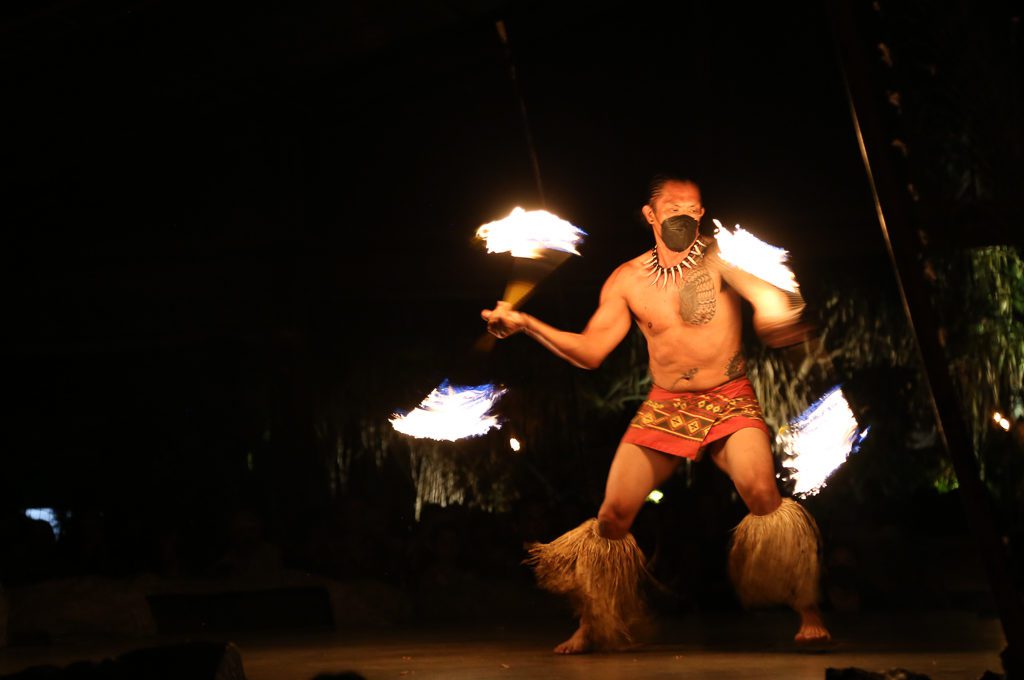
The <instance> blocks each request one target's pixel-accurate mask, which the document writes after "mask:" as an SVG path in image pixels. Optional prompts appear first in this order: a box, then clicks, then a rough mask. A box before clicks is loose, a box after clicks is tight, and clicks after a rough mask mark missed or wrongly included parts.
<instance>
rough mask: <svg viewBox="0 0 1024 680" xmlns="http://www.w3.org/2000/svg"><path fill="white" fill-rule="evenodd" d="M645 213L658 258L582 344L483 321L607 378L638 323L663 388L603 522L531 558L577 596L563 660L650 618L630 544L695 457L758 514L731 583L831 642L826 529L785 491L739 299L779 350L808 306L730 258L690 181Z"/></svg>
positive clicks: (607, 290) (742, 529)
mask: <svg viewBox="0 0 1024 680" xmlns="http://www.w3.org/2000/svg"><path fill="white" fill-rule="evenodd" d="M642 213H643V216H644V218H645V219H646V220H647V222H648V223H649V224H650V225H651V228H652V231H653V233H654V241H655V246H654V248H653V249H652V250H650V251H648V252H646V253H644V254H643V255H640V256H639V257H635V258H633V259H632V260H629V261H628V262H626V263H624V264H622V265H620V266H619V267H618V268H617V269H616V270H615V271H614V272H612V274H611V276H609V277H608V280H607V281H606V282H605V284H604V287H603V288H602V290H601V296H600V302H599V304H598V308H597V311H596V312H595V313H594V315H593V316H592V317H591V319H590V321H589V322H588V323H587V325H586V327H585V328H584V329H583V332H582V333H570V332H566V331H562V330H559V329H557V328H554V327H552V326H550V325H548V324H546V323H544V322H543V321H540V320H539V319H537V318H536V317H533V316H531V315H529V314H525V313H523V312H520V311H516V310H514V309H513V308H512V306H511V305H510V304H508V303H507V302H498V303H497V305H496V306H495V308H494V309H493V310H484V311H483V312H481V316H482V317H483V318H484V319H485V320H486V321H487V328H488V330H489V331H490V332H491V333H492V334H493V335H495V336H497V337H498V338H505V337H508V336H510V335H513V334H515V333H518V332H520V331H522V332H524V333H526V334H527V335H529V336H530V337H532V338H533V339H535V340H537V341H538V342H539V343H540V344H541V345H543V346H544V347H546V348H547V349H548V350H550V351H551V352H553V353H554V354H555V355H557V356H559V357H561V358H563V359H565V360H566V361H568V362H570V363H572V364H573V365H575V366H578V367H580V368H586V369H594V368H597V367H598V366H599V365H600V364H601V362H602V361H603V360H604V359H605V357H607V356H608V354H610V353H611V351H612V350H613V349H614V348H615V347H616V346H617V345H618V344H619V343H620V342H621V341H622V340H623V338H625V337H626V334H627V333H628V332H629V328H630V323H631V322H632V321H635V322H636V323H637V325H638V326H639V327H640V330H641V331H642V332H643V334H644V337H645V338H646V339H647V350H648V354H649V366H650V372H651V377H652V380H653V383H654V385H653V388H652V389H651V393H650V395H649V396H648V398H647V400H646V401H645V402H644V403H643V404H642V405H641V407H640V409H639V411H638V412H637V414H636V416H635V417H634V418H633V420H632V422H631V423H630V426H629V428H628V429H627V431H626V434H625V435H624V436H623V438H622V441H621V442H620V444H619V447H618V449H617V451H616V452H615V457H614V459H613V461H612V464H611V469H610V470H609V472H608V481H607V485H606V488H605V496H604V501H603V503H602V504H601V508H600V510H599V512H598V515H597V518H596V519H591V520H588V521H587V522H585V523H583V524H582V525H580V526H579V527H577V528H576V529H573V530H572V531H570V532H568V533H566V534H565V535H563V536H561V537H559V538H558V539H556V540H554V541H552V542H551V543H547V544H537V545H535V546H533V547H532V548H531V551H530V552H531V559H530V562H531V563H532V564H533V566H534V568H535V570H536V573H537V577H538V580H539V582H540V583H541V585H542V586H544V587H546V588H548V589H549V590H553V591H555V592H558V593H561V594H565V595H569V596H570V597H571V598H572V600H573V602H574V604H575V606H576V609H577V612H578V614H579V616H580V623H579V628H578V629H577V631H576V632H575V633H574V634H573V635H572V637H570V638H569V639H568V640H566V641H565V642H563V643H561V644H560V645H558V646H557V647H555V652H558V653H561V654H578V653H582V652H587V651H589V650H591V649H595V648H612V647H620V646H622V645H623V644H628V643H629V642H631V641H632V639H633V638H632V634H631V629H633V628H634V627H635V625H636V624H637V623H638V622H639V621H640V619H641V618H642V613H643V611H642V610H643V607H642V599H641V596H640V586H641V581H642V579H643V577H644V575H645V573H646V571H645V560H644V557H643V554H642V553H641V552H640V549H639V548H638V547H637V545H636V542H635V541H634V540H633V537H632V536H631V535H630V533H629V529H630V527H631V526H632V524H633V520H634V519H635V518H636V516H637V513H639V511H640V508H641V507H642V505H643V503H644V500H645V499H646V498H647V496H648V494H649V493H650V492H651V491H652V490H653V489H655V488H656V487H658V486H659V485H660V484H662V483H663V482H664V481H665V480H666V479H667V478H668V477H669V476H670V475H671V474H672V473H673V471H674V470H675V469H676V467H677V466H678V465H679V463H680V462H681V461H682V460H683V459H684V458H690V459H697V458H699V457H700V456H701V455H703V454H704V453H707V454H708V455H710V456H711V459H712V461H714V463H715V464H716V465H717V466H718V467H719V468H721V469H722V470H723V471H724V472H725V473H726V474H727V475H729V478H730V479H731V480H732V482H733V484H734V485H735V486H736V490H737V492H738V493H739V495H740V497H741V498H742V499H743V502H744V503H745V504H746V506H747V509H748V511H749V514H748V515H747V516H746V517H745V518H744V519H743V521H742V522H740V524H739V526H738V527H736V530H735V532H734V534H733V540H732V546H731V548H730V553H729V573H730V577H731V578H732V580H733V583H734V585H735V587H736V589H737V592H738V594H739V596H740V599H741V601H742V602H743V603H744V604H746V605H764V604H776V603H778V604H787V605H789V606H790V607H792V608H793V609H794V610H795V611H796V612H797V613H798V614H799V615H800V628H799V630H798V632H797V633H796V636H795V640H796V641H797V642H798V643H804V644H807V643H821V642H825V641H828V640H829V633H828V630H827V629H826V628H825V625H824V623H823V622H822V619H821V615H820V613H819V610H818V606H817V601H818V585H819V584H818V580H819V572H820V567H819V562H818V543H819V533H818V529H817V526H816V524H815V522H814V520H813V518H812V517H811V516H810V514H808V513H807V511H806V510H804V509H803V508H802V507H801V506H800V505H798V504H797V503H795V502H794V501H792V500H790V499H783V498H782V497H781V496H780V494H779V491H778V488H777V486H776V483H775V470H774V464H773V460H772V453H771V448H770V446H769V440H768V428H767V426H766V425H765V423H764V420H763V418H762V415H761V407H760V405H759V404H758V401H757V397H756V396H755V394H754V390H753V388H752V386H751V384H750V382H749V380H747V378H746V372H745V362H744V358H743V354H742V352H741V348H740V335H741V330H742V328H741V326H742V318H741V315H740V298H741V297H742V298H745V299H746V300H748V301H749V302H750V303H751V304H752V305H753V308H754V327H755V330H756V331H757V332H758V334H759V336H760V337H761V339H762V340H763V341H764V342H765V343H767V344H768V345H770V346H773V347H782V346H787V345H792V344H795V343H796V342H799V341H801V340H803V338H804V335H805V332H806V329H805V327H804V326H803V325H801V323H800V314H801V312H802V309H803V301H802V299H801V298H800V296H799V294H796V293H787V292H785V291H783V290H781V289H779V288H776V287H775V286H773V285H771V284H769V283H766V282H765V281H762V280H761V279H759V278H757V277H756V276H753V275H752V274H750V273H748V272H746V271H743V270H741V269H739V268H737V267H735V266H732V265H730V264H728V263H726V262H725V261H724V260H723V259H722V258H721V257H719V253H718V247H717V244H716V242H715V240H714V239H713V238H711V237H708V236H705V235H701V234H700V233H699V225H700V221H701V219H702V218H703V216H704V208H703V206H702V205H701V196H700V190H699V188H698V187H697V185H696V184H695V183H693V182H692V181H689V180H687V179H684V178H681V177H669V176H660V177H657V178H655V180H654V181H653V182H652V183H651V187H650V195H649V199H648V203H647V205H645V206H644V207H643V208H642Z"/></svg>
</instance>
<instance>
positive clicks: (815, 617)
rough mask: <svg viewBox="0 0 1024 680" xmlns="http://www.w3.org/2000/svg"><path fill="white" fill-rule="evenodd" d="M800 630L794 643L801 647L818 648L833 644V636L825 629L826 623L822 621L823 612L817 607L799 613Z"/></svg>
mask: <svg viewBox="0 0 1024 680" xmlns="http://www.w3.org/2000/svg"><path fill="white" fill-rule="evenodd" d="M799 614H800V630H798V631H797V632H796V636H795V637H794V638H793V640H794V642H796V643H797V644H798V645H801V646H810V647H816V646H819V645H827V644H830V643H831V642H832V636H831V635H830V634H829V632H828V629H827V628H825V622H824V621H822V620H821V612H820V611H818V608H817V607H809V608H807V609H804V610H802V611H800V612H799Z"/></svg>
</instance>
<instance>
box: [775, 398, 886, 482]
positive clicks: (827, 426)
mask: <svg viewBox="0 0 1024 680" xmlns="http://www.w3.org/2000/svg"><path fill="white" fill-rule="evenodd" d="M868 429H869V428H865V429H863V430H861V429H860V428H859V426H858V425H857V419H856V418H854V417H853V411H851V410H850V405H849V404H848V403H847V401H846V398H845V397H844V396H843V391H842V389H840V387H839V386H838V385H837V386H835V387H833V388H832V389H830V390H829V391H828V392H826V393H825V394H824V395H823V396H822V397H821V399H819V400H818V401H816V402H815V403H814V404H812V405H811V406H810V407H809V408H808V409H807V410H806V411H804V412H803V413H801V414H800V415H799V416H797V417H796V418H794V419H793V420H791V421H790V422H789V424H788V425H785V426H783V427H782V428H781V429H780V430H779V433H778V435H776V437H775V441H776V442H777V443H778V444H779V446H780V448H781V449H782V466H783V467H784V468H786V470H788V475H789V478H790V479H791V480H793V481H794V482H795V483H796V486H795V487H794V489H793V494H794V495H796V496H798V497H800V498H806V497H808V496H814V495H816V494H817V493H818V492H819V491H821V489H822V487H824V486H825V482H826V481H827V480H828V478H829V477H830V476H831V475H832V473H833V472H835V471H836V469H838V468H839V466H840V465H842V464H843V463H844V462H846V459H847V458H848V457H849V456H850V454H851V453H856V451H857V449H858V448H860V444H861V442H863V441H864V438H865V437H866V436H867V435H868Z"/></svg>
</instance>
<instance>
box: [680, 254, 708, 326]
mask: <svg viewBox="0 0 1024 680" xmlns="http://www.w3.org/2000/svg"><path fill="white" fill-rule="evenodd" d="M716 298H717V295H716V291H715V280H714V279H713V278H711V275H710V274H709V273H708V270H707V269H705V268H704V267H700V268H699V269H694V270H691V271H690V275H689V276H687V277H686V281H684V282H683V285H682V286H680V288H679V316H680V317H681V318H682V319H683V321H684V322H686V323H689V324H694V325H695V326H702V325H704V324H706V323H708V322H709V321H711V319H713V318H714V317H715V300H716Z"/></svg>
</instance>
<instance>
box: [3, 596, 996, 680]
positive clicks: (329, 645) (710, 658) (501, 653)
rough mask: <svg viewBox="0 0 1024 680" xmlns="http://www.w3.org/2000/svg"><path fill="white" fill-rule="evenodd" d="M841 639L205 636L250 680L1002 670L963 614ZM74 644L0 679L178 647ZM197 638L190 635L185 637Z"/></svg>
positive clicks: (761, 625)
mask: <svg viewBox="0 0 1024 680" xmlns="http://www.w3.org/2000/svg"><path fill="white" fill-rule="evenodd" d="M829 623H830V626H831V627H832V630H833V633H834V634H835V635H836V637H837V638H838V643H837V645H836V646H835V647H834V648H832V649H831V650H828V651H825V652H818V653H807V652H801V651H798V650H797V649H796V648H795V647H794V646H793V645H792V644H791V643H789V642H788V637H789V636H790V635H792V633H793V629H794V626H795V620H794V617H793V615H792V614H789V613H787V612H761V613H751V614H739V613H737V614H721V615H714V616H692V617H688V618H684V619H679V620H673V621H667V622H665V621H663V622H662V625H661V630H660V631H659V633H658V634H657V637H656V638H655V640H654V641H653V642H651V643H650V644H647V645H645V646H643V647H640V648H638V649H635V650H632V651H627V652H618V653H608V654H589V655H583V656H572V657H565V656H558V655H555V654H553V653H551V647H553V646H554V644H555V643H557V642H558V641H560V640H561V639H562V638H563V637H566V636H568V634H569V633H570V632H571V630H570V628H569V623H568V622H557V623H552V622H544V623H542V624H538V623H536V622H519V623H510V624H507V625H498V624H494V623H487V624H481V625H479V626H450V625H447V626H443V627H437V628H431V627H428V626H419V627H407V628H402V629H389V630H361V631H334V632H322V631H320V632H309V633H298V632H295V631H289V632H285V633H269V632H268V633H259V634H255V633H247V634H244V635H230V634H223V635H212V634H211V635H205V636H202V639H206V640H222V641H226V640H231V641H233V642H235V643H236V644H237V645H238V647H239V649H240V650H241V654H242V663H243V666H244V668H245V674H246V676H247V677H248V678H249V680H285V679H286V678H287V679H288V680H296V679H306V678H312V677H313V676H315V675H317V674H320V673H341V672H343V671H354V672H357V673H359V674H361V675H362V676H364V677H366V678H367V679H368V680H375V679H379V678H408V679H410V680H420V679H425V678H446V679H454V680H462V679H465V680H488V679H490V678H502V679H506V680H507V679H511V678H581V679H582V678H594V679H601V678H669V677H672V678H676V677H686V678H716V679H724V678H730V679H746V678H749V679H755V678H757V679H760V678H772V679H789V678H792V679H804V678H806V679H808V680H810V679H811V678H814V679H818V680H820V679H821V678H824V677H825V669H826V668H828V667H830V666H831V667H840V668H842V667H847V666H857V667H860V668H865V669H868V670H875V671H879V670H885V669H889V668H894V667H902V668H906V669H908V670H911V671H915V672H917V673H923V674H925V675H928V676H929V677H931V678H932V680H940V679H941V680H953V679H954V678H955V679H956V680H963V679H973V678H978V677H980V676H981V674H982V673H983V672H984V671H985V670H993V671H1001V666H1000V663H999V658H998V654H999V651H1000V650H1001V649H1002V645H1003V637H1002V633H1001V629H1000V626H999V621H998V620H997V619H992V618H980V617H978V616H976V615H973V614H969V613H949V612H938V613H917V612H915V613H908V612H896V613H889V614H879V613H872V614H844V615H842V616H839V615H833V616H831V617H830V618H829ZM186 639H187V638H185V637H182V636H175V637H173V638H171V637H156V638H148V639H133V640H128V639H119V640H110V639H93V640H85V639H77V640H66V641H62V642H60V643H56V644H51V645H45V646H44V645H39V646H18V647H10V648H7V649H3V650H0V675H2V674H7V673H12V672H15V671H18V670H22V669H24V668H26V667H30V666H35V665H42V664H54V665H64V664H67V663H70V662H72V661H76V660H83V659H92V660H99V659H102V658H105V657H109V656H113V655H116V654H119V653H122V652H124V651H128V650H130V649H136V648H139V647H146V646H154V645H160V644H170V643H175V642H181V641H184V640H186ZM191 639H197V638H191Z"/></svg>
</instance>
